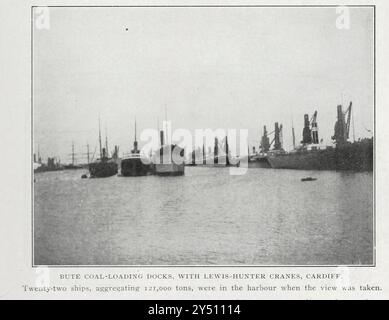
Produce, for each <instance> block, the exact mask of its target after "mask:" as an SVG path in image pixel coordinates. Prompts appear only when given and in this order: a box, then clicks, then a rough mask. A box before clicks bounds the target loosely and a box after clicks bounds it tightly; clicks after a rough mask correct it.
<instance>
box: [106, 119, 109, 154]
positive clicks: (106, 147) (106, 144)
mask: <svg viewBox="0 0 389 320" xmlns="http://www.w3.org/2000/svg"><path fill="white" fill-rule="evenodd" d="M105 154H106V155H107V157H108V155H109V152H108V130H107V123H106V124H105Z"/></svg>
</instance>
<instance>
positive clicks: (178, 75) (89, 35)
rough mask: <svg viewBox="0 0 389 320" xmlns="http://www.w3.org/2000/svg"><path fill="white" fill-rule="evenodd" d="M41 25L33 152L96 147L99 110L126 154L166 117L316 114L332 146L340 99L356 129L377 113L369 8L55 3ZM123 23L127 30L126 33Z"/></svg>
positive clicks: (214, 121)
mask: <svg viewBox="0 0 389 320" xmlns="http://www.w3.org/2000/svg"><path fill="white" fill-rule="evenodd" d="M49 13H50V28H49V30H38V29H34V35H33V36H34V41H33V56H34V61H33V62H34V65H33V67H34V73H33V81H34V88H33V97H34V100H33V106H34V149H35V152H37V148H38V145H39V149H40V153H41V154H42V155H43V156H44V157H47V156H57V157H60V158H61V160H62V162H69V161H70V155H69V154H70V152H71V144H72V141H74V143H75V148H76V152H77V153H80V154H81V153H84V152H86V144H87V142H88V143H89V144H90V145H91V150H92V152H93V150H94V148H95V146H96V145H97V143H98V116H99V114H100V117H101V119H102V129H103V133H104V132H105V126H107V128H108V138H109V145H110V146H113V145H119V146H120V153H122V152H129V150H130V148H131V146H132V142H133V136H134V123H133V122H134V117H135V116H136V118H137V123H138V134H139V131H140V130H142V129H144V128H156V127H157V118H158V117H159V119H160V121H161V120H163V119H164V117H165V111H164V110H165V106H166V107H167V110H168V118H169V119H170V120H171V121H172V123H173V127H174V128H186V129H189V130H191V131H193V130H194V129H197V128H210V129H217V128H225V129H228V128H236V129H241V128H242V129H248V130H249V138H250V140H249V142H250V145H258V143H259V139H260V135H261V131H262V126H263V125H267V127H268V130H269V131H272V130H273V127H274V122H275V121H278V122H280V123H282V124H283V127H284V133H283V137H284V144H285V148H286V149H290V148H291V145H292V135H291V127H292V126H291V124H292V120H293V122H294V127H295V130H296V140H297V141H300V140H301V131H302V125H303V115H304V113H308V114H309V115H310V116H311V115H312V114H313V112H314V111H315V110H317V111H318V124H319V135H320V138H323V140H324V142H326V143H329V142H330V141H331V139H330V137H331V135H332V134H333V127H334V123H335V120H336V106H337V104H341V103H342V100H343V104H344V109H345V108H346V107H347V106H348V103H349V101H350V100H352V101H353V108H354V115H355V118H354V123H355V136H356V138H359V137H366V136H371V134H370V133H368V132H367V131H366V129H365V128H367V129H371V130H372V129H373V111H374V17H373V8H350V28H349V29H344V30H339V29H337V28H336V24H335V22H336V19H337V17H338V15H337V13H336V8H220V7H219V8H50V10H49ZM126 29H128V30H126Z"/></svg>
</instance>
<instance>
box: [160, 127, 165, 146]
mask: <svg viewBox="0 0 389 320" xmlns="http://www.w3.org/2000/svg"><path fill="white" fill-rule="evenodd" d="M160 139H161V147H162V146H164V145H165V135H164V133H163V130H161V131H160Z"/></svg>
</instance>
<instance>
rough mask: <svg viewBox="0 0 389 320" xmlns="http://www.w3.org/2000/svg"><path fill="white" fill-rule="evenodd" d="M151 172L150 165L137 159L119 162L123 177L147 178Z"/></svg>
mask: <svg viewBox="0 0 389 320" xmlns="http://www.w3.org/2000/svg"><path fill="white" fill-rule="evenodd" d="M151 171H152V170H151V165H149V164H145V163H143V162H142V160H141V159H139V158H136V159H124V160H122V161H121V168H120V173H121V175H122V176H124V177H138V176H147V175H149V174H151V173H152V172H151Z"/></svg>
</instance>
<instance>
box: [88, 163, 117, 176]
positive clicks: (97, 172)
mask: <svg viewBox="0 0 389 320" xmlns="http://www.w3.org/2000/svg"><path fill="white" fill-rule="evenodd" d="M89 173H90V177H91V178H106V177H111V176H114V175H115V174H117V173H118V165H117V163H116V162H114V161H112V160H108V161H99V162H93V163H90V164H89Z"/></svg>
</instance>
